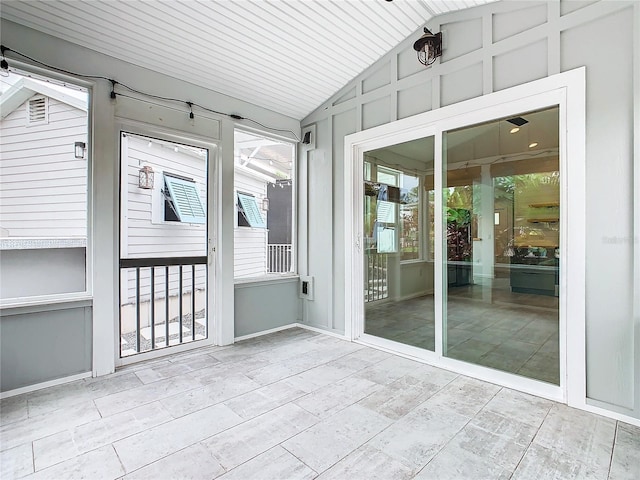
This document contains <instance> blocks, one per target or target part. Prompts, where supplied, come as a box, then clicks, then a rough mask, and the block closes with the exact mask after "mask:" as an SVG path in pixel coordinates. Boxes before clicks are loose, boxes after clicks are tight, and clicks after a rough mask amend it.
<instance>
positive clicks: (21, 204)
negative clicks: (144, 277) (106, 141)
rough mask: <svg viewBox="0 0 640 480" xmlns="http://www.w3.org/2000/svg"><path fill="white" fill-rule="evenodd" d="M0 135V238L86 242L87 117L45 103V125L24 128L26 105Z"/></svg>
mask: <svg viewBox="0 0 640 480" xmlns="http://www.w3.org/2000/svg"><path fill="white" fill-rule="evenodd" d="M0 129H1V131H2V135H0V152H1V155H0V159H1V160H0V232H1V233H0V235H1V236H5V237H47V238H55V237H85V238H86V236H87V160H86V159H76V158H75V152H74V143H75V142H85V143H86V142H87V113H86V112H84V111H82V110H79V109H77V108H75V107H72V106H70V105H68V104H66V103H62V102H59V101H57V100H55V99H52V98H49V121H48V123H42V124H34V125H27V112H26V103H25V104H23V105H22V106H20V107H19V108H17V109H16V110H14V111H13V112H12V113H10V114H9V115H8V116H7V117H6V118H5V119H4V120H2V123H1V124H0Z"/></svg>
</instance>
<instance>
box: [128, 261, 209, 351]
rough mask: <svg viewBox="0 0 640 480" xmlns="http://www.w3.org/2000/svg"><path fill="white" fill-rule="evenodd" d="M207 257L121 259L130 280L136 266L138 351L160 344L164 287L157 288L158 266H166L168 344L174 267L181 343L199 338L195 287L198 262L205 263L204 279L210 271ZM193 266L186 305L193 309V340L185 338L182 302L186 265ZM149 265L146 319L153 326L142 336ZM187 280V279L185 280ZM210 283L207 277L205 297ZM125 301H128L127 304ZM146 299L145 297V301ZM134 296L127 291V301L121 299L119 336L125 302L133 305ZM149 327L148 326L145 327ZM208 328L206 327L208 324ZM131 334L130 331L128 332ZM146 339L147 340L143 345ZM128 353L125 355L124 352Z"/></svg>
mask: <svg viewBox="0 0 640 480" xmlns="http://www.w3.org/2000/svg"><path fill="white" fill-rule="evenodd" d="M207 261H208V260H207V257H206V256H202V257H170V258H140V259H133V258H123V259H120V272H121V275H122V274H123V273H126V278H127V281H133V280H134V279H133V278H130V276H131V271H132V270H134V269H135V295H134V296H133V297H134V298H135V304H136V305H135V311H134V313H135V352H136V353H142V352H143V351H144V352H147V351H150V350H157V349H158V348H160V347H159V345H158V335H156V329H155V327H156V313H157V312H156V303H155V301H156V294H157V293H159V290H158V288H160V289H161V288H162V287H161V284H159V285H158V287H156V269H161V268H164V276H165V279H164V290H165V300H164V315H165V322H164V323H165V325H164V337H165V346H169V337H170V333H171V332H170V330H171V329H170V326H171V324H170V315H171V295H170V292H171V285H170V284H171V271H170V269H171V267H172V266H178V274H179V278H178V292H177V293H178V302H179V303H178V317H179V318H178V322H177V323H178V336H179V343H180V344H182V343H183V342H184V341H185V340H186V341H195V340H196V314H197V312H196V290H197V288H196V287H197V271H196V269H197V267H198V265H204V268H205V270H204V271H205V278H206V270H207ZM185 265H186V266H187V267H191V305H190V306H189V305H187V308H188V309H189V307H190V311H191V339H190V340H187V339H186V337H184V332H183V328H185V324H184V316H185V307H184V305H183V300H184V295H185V288H187V285H186V284H185V278H184V275H185V272H184V266H185ZM147 268H149V279H150V282H149V290H148V293H149V300H148V301H149V302H150V305H149V306H148V307H147V308H148V313H147V314H145V322H147V324H148V325H149V328H150V329H151V336H150V337H143V336H142V328H141V327H142V313H143V311H142V310H143V309H142V306H143V305H142V301H143V292H142V287H141V283H142V273H143V272H146V271H147V270H146V269H147ZM186 281H187V282H188V279H187V280H186ZM206 292H207V286H206V280H205V289H204V298H205V299H206V296H207V293H206ZM125 301H126V303H125ZM144 301H146V300H144ZM131 303H133V302H132V296H131V294H130V293H129V294H127V297H126V300H125V299H124V298H121V301H120V331H121V333H120V337H122V335H123V333H122V331H123V322H124V321H125V320H124V317H123V311H124V309H123V307H124V306H125V305H128V304H131ZM205 318H206V306H205ZM145 328H146V327H145ZM205 329H206V326H205ZM126 333H129V332H126ZM207 336H208V333H207V332H206V330H205V338H206V337H207ZM147 338H149V340H150V347H149V346H148V345H147V343H146V341H147ZM143 341H144V342H145V343H144V345H143ZM120 355H121V356H123V353H122V346H121V347H120ZM125 356H126V354H125Z"/></svg>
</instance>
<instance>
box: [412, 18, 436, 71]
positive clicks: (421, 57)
mask: <svg viewBox="0 0 640 480" xmlns="http://www.w3.org/2000/svg"><path fill="white" fill-rule="evenodd" d="M413 49H414V50H415V51H416V52H418V61H419V62H420V63H421V64H423V65H424V66H426V67H428V66H429V65H431V64H432V63H433V62H435V61H436V58H438V57H439V56H441V55H442V32H438V33H436V34H433V33H431V32H430V31H429V29H428V28H427V27H424V35H422V37H420V38H419V39H418V40H416V42H415V43H414V44H413Z"/></svg>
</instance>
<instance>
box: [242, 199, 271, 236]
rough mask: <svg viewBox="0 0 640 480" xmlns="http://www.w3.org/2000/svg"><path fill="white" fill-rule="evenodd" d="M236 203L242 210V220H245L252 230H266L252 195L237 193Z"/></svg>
mask: <svg viewBox="0 0 640 480" xmlns="http://www.w3.org/2000/svg"><path fill="white" fill-rule="evenodd" d="M238 202H239V204H240V205H239V206H240V207H241V209H242V210H241V212H242V214H243V215H244V218H246V219H247V222H248V223H249V225H251V226H252V227H254V228H267V225H266V223H264V218H262V214H261V213H260V208H258V203H257V202H256V198H255V197H254V196H253V195H247V194H245V193H240V192H238Z"/></svg>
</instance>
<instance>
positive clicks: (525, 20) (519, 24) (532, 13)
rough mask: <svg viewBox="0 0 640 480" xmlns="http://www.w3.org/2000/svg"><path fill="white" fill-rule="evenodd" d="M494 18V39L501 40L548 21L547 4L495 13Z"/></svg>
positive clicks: (495, 40)
mask: <svg viewBox="0 0 640 480" xmlns="http://www.w3.org/2000/svg"><path fill="white" fill-rule="evenodd" d="M492 20H493V41H494V42H499V41H500V40H504V39H505V38H509V37H512V36H513V35H517V34H518V33H522V32H526V31H527V30H529V29H531V28H533V27H537V26H538V25H542V24H543V23H545V22H546V21H547V6H546V5H545V4H538V5H535V6H533V7H530V8H523V9H522V10H515V11H510V12H504V13H501V12H500V13H494V14H493V15H492Z"/></svg>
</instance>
